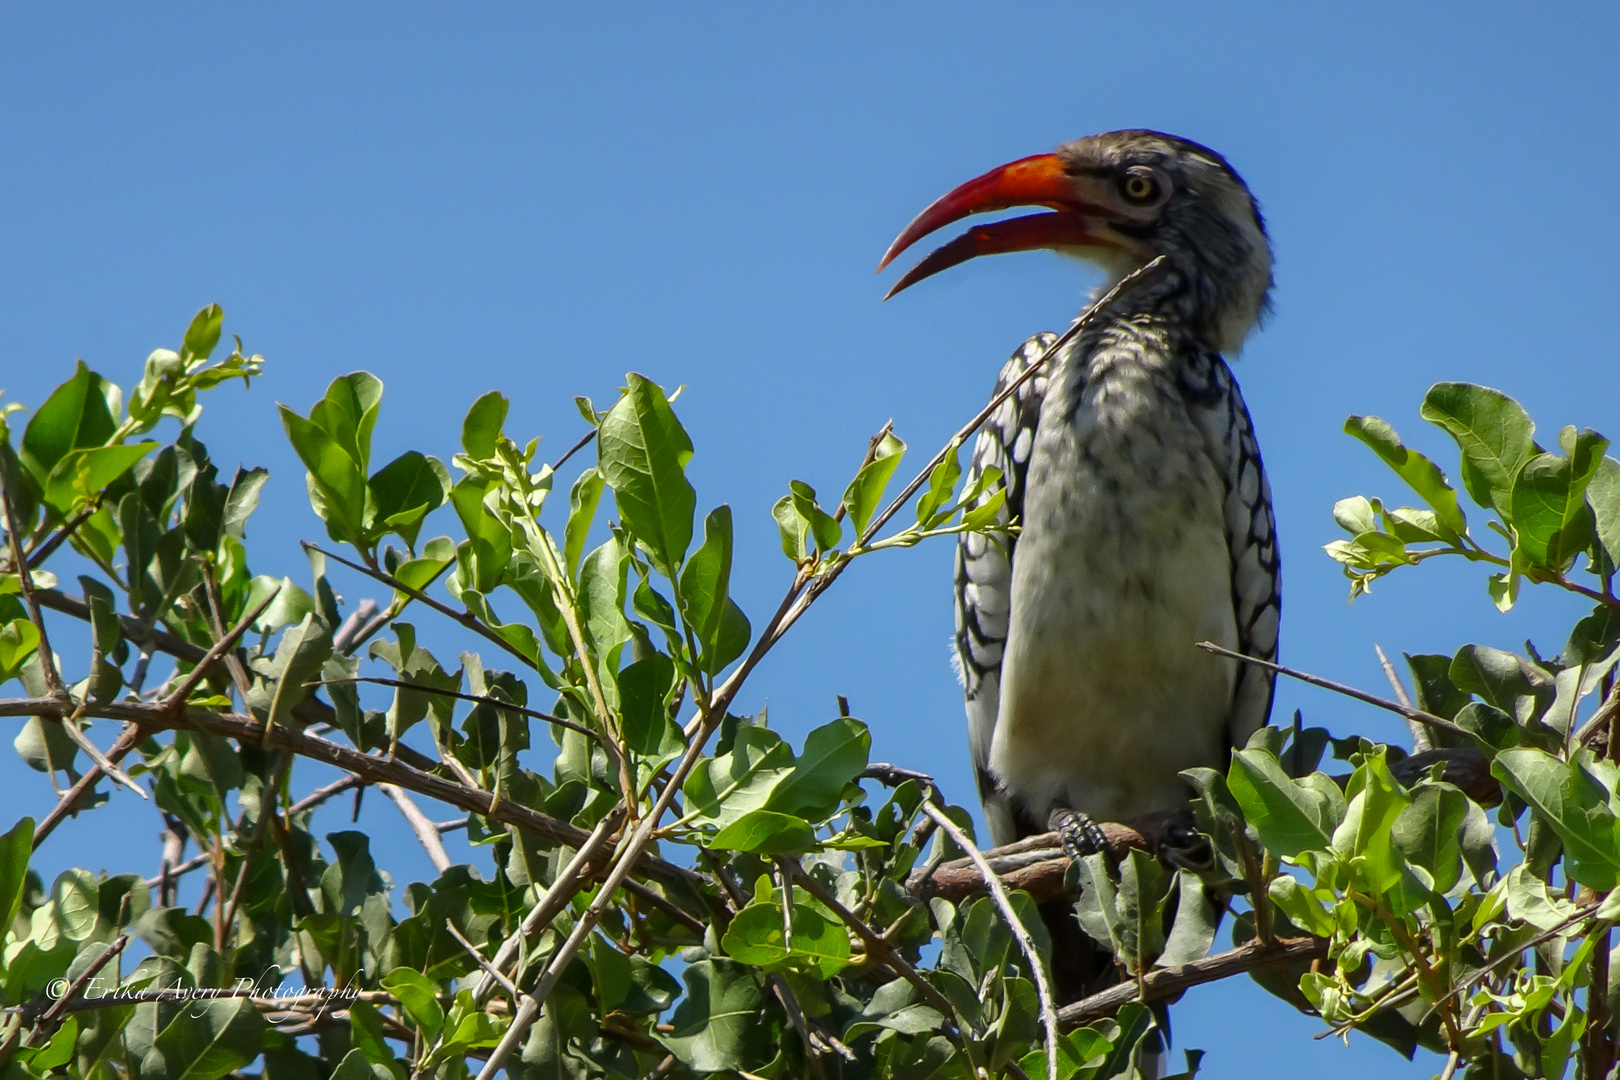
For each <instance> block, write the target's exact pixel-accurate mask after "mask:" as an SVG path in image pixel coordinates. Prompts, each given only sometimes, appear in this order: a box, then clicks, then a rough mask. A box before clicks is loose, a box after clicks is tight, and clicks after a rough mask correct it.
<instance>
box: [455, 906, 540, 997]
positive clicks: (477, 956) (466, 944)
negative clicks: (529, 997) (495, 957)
mask: <svg viewBox="0 0 1620 1080" xmlns="http://www.w3.org/2000/svg"><path fill="white" fill-rule="evenodd" d="M444 928H445V929H446V930H448V931H450V936H451V937H453V938H455V939H456V941H458V942H459V943H460V944H461V947H462V948H463V949H466V950H467V955H468V956H470V957H472V958H473V962H474V963H476V964H477V965H478V966H479V967H480V968H482V969H483V971H484V975H485V976H486V977H488V978H491V979H494V980H495V981H496V982H498V983H500V985H501V989H502V990H505V991H506V992H507V993H508V994H510V995H511V997H512V1000H513V1001H514V1002H515V1001H517V1000H518V998H519V997H521V996H522V994H523V991H521V990H519V989H518V988H517V986H516V984H514V983H513V982H512V980H511V979H508V978H507V977H506V976H505V975H502V974H501V973H500V972H499V971H498V970H496V968H495V965H494V964H491V963H490V962H489V961H488V960H486V959H484V954H483V953H481V952H479V951H478V949H477V948H476V947H475V946H474V945H473V943H472V942H470V941H468V940H467V939H466V937H464V936H463V935H462V933H461V931H460V930H457V929H456V924H455V921H454V920H453V919H446V920H444Z"/></svg>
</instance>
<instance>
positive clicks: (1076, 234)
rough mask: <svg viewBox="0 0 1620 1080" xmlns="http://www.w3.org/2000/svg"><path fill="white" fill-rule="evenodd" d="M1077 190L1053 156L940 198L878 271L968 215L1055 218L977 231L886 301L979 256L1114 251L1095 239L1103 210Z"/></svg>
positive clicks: (914, 271) (927, 263)
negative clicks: (1038, 209) (1035, 209)
mask: <svg viewBox="0 0 1620 1080" xmlns="http://www.w3.org/2000/svg"><path fill="white" fill-rule="evenodd" d="M1076 187H1077V185H1076V183H1075V178H1074V177H1073V176H1071V175H1069V174H1068V173H1067V172H1065V171H1064V168H1063V163H1062V161H1060V160H1059V159H1058V157H1057V155H1056V154H1036V155H1035V156H1034V157H1027V158H1021V159H1020V160H1018V161H1014V162H1010V163H1009V164H1006V165H1002V166H1001V167H999V168H996V169H991V170H990V171H989V172H987V173H985V174H984V175H983V176H980V177H977V178H975V179H972V180H969V181H968V182H967V183H965V184H963V185H962V186H960V187H958V188H956V189H955V190H954V191H951V192H949V193H948V194H945V195H942V196H940V197H939V198H938V199H936V200H935V201H934V203H933V205H932V206H930V207H929V208H928V209H926V210H924V211H923V212H922V213H920V214H918V215H917V217H916V218H915V219H914V220H913V221H912V223H911V224H910V225H907V226H906V227H905V229H904V230H903V231H902V232H901V233H900V235H899V236H898V237H896V238H895V241H894V243H892V244H890V245H889V250H888V251H887V252H885V253H884V255H883V261H882V262H880V263H878V270H879V271H881V270H882V269H883V268H884V267H885V266H888V265H889V263H891V262H893V261H894V259H895V257H896V256H897V255H899V254H900V253H901V252H902V251H904V250H906V248H908V247H910V246H911V245H912V244H915V243H916V242H917V241H918V240H921V239H922V238H923V237H925V236H927V235H928V234H929V233H931V232H933V231H934V230H936V229H939V228H942V227H943V226H946V225H949V224H950V223H951V222H953V221H960V220H961V219H962V218H965V217H967V216H968V215H969V214H984V213H989V212H991V211H994V210H1006V209H1008V208H1009V207H1013V206H1046V207H1050V208H1051V209H1053V210H1054V211H1056V213H1051V214H1030V215H1028V216H1026V217H1019V218H1010V219H1008V220H1006V221H997V222H993V223H992V224H989V225H976V226H974V227H973V228H971V229H969V230H968V231H967V232H965V233H963V234H962V235H961V236H958V237H957V238H956V239H955V240H952V241H951V242H950V243H948V244H946V245H945V246H944V247H941V248H938V249H936V250H935V251H934V252H932V253H931V254H930V255H929V256H928V257H927V258H925V259H923V260H922V262H919V263H918V264H917V265H916V266H913V267H912V268H911V269H910V270H907V271H906V272H905V273H904V274H903V275H901V277H900V280H899V281H897V282H895V283H894V288H892V289H890V290H889V292H888V295H886V296H884V299H885V300H887V299H888V298H889V297H890V296H893V295H894V294H895V293H897V292H900V291H901V290H902V289H905V288H909V287H910V286H912V285H915V284H916V283H917V282H919V281H921V280H922V279H923V278H925V277H932V276H933V275H934V274H937V273H939V272H940V271H941V270H948V269H950V268H951V267H953V266H955V265H956V264H958V263H963V262H966V261H967V260H969V259H972V258H975V257H977V256H979V255H999V254H1001V253H1003V252H1008V251H1034V250H1036V249H1039V248H1076V247H1115V246H1117V245H1115V244H1113V243H1110V242H1109V241H1108V240H1107V239H1105V238H1104V237H1102V236H1100V235H1099V234H1098V232H1097V231H1096V215H1097V214H1098V213H1099V212H1100V210H1101V208H1100V207H1096V206H1093V205H1091V204H1089V203H1086V202H1084V201H1082V200H1081V199H1080V198H1078V196H1077V194H1076Z"/></svg>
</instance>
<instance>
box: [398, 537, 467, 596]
mask: <svg viewBox="0 0 1620 1080" xmlns="http://www.w3.org/2000/svg"><path fill="white" fill-rule="evenodd" d="M455 561H456V547H455V545H454V544H453V543H451V541H450V538H449V537H448V536H435V537H434V538H433V539H432V540H429V541H428V542H427V543H425V544H423V545H422V554H421V555H420V556H418V557H417V558H414V559H407V560H405V561H404V562H402V563H400V564H399V566H397V567H395V568H394V577H395V578H396V579H397V580H398V581H399V582H400V583H401V584H404V585H409V586H410V587H411V588H413V589H415V590H416V591H417V592H423V591H425V590H426V589H427V587H428V586H429V585H430V584H432V582H433V581H434V579H435V578H437V577H438V576H439V575H440V574H442V573H444V571H445V568H446V567H448V566H450V565H451V564H452V563H454V562H455ZM410 601H411V597H410V596H409V595H407V594H406V593H402V592H399V591H398V590H395V592H394V604H395V606H396V608H400V609H403V608H404V607H405V605H406V604H408V603H410Z"/></svg>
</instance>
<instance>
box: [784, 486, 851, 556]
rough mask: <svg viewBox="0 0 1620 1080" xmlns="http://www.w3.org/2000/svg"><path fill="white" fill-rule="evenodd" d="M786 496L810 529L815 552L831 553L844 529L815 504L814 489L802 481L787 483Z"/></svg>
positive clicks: (841, 537) (840, 538)
mask: <svg viewBox="0 0 1620 1080" xmlns="http://www.w3.org/2000/svg"><path fill="white" fill-rule="evenodd" d="M788 494H789V496H790V497H791V498H792V499H793V506H794V509H796V510H797V511H798V513H799V517H800V518H802V519H803V520H804V521H805V522H806V524H808V525H809V527H810V538H811V539H812V540H814V541H815V544H816V550H817V551H831V550H832V549H833V548H835V547H837V546H838V544H839V542H840V541H842V540H843V538H844V527H843V526H842V525H840V524H839V523H838V522H837V521H835V520H834V519H833V516H832V515H831V514H829V513H827V511H825V510H823V509H822V508H821V504H820V503H818V502H816V489H815V488H813V487H811V486H810V485H809V484H807V483H805V482H804V481H803V480H790V481H788Z"/></svg>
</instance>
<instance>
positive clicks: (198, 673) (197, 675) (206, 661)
mask: <svg viewBox="0 0 1620 1080" xmlns="http://www.w3.org/2000/svg"><path fill="white" fill-rule="evenodd" d="M280 593H281V586H280V585H277V586H276V587H275V588H273V589H271V590H270V593H269V595H267V596H266V597H265V598H264V599H263V600H261V601H259V605H258V606H257V607H255V608H254V609H253V610H252V611H250V612H248V613H247V614H246V615H243V616H242V618H241V620H240V621H239V622H237V624H236V625H235V626H234V627H232V628H231V632H230V633H228V634H226V635H225V636H224V637H222V638H220V639H219V640H218V641H216V642H215V643H214V646H213V648H211V649H209V650H208V651H207V652H206V653H204V654H203V658H202V659H201V660H199V661H197V666H196V667H194V668H192V669H191V671H190V673H189V674H187V675H186V677H185V679H184V680H183V681H182V682H181V683H180V685H179V686H178V687H177V688H176V689H175V691H174V693H172V694H170V695H169V696H168V698H167V699H165V700H164V701H163V702H162V703H161V704H160V705H159V708H162V709H164V710H166V711H169V712H173V711H176V710H178V709H180V708H181V706H183V705H184V704H185V703H186V698H188V697H190V696H191V692H192V691H193V690H195V689H196V688H197V684H198V683H200V682H202V681H203V679H204V678H206V677H207V675H208V669H209V668H211V667H213V666H214V664H215V663H217V662H218V661H219V660H220V658H221V657H223V656H224V655H225V654H226V653H227V652H228V651H230V649H232V648H233V647H234V646H235V645H236V643H237V642H238V641H240V640H241V639H242V635H243V634H245V633H247V632H248V628H249V627H250V626H252V625H253V620H255V619H257V618H258V617H259V616H260V615H263V614H264V610H265V608H268V607H269V606H270V604H271V602H272V601H274V600H275V598H276V597H277V596H278V595H280ZM232 678H233V679H234V675H233V676H232ZM242 696H243V702H242V704H243V707H244V708H246V706H247V695H246V693H244V694H243V695H242Z"/></svg>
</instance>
